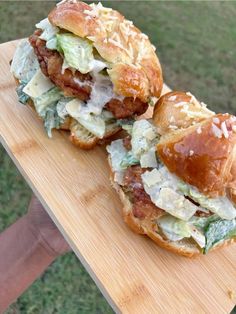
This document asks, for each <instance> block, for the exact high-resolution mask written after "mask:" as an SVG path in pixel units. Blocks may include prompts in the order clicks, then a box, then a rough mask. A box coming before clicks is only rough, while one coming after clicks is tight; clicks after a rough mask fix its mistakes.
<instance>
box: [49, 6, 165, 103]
mask: <svg viewBox="0 0 236 314" xmlns="http://www.w3.org/2000/svg"><path fill="white" fill-rule="evenodd" d="M48 18H49V21H50V22H51V23H52V24H53V25H55V26H57V27H59V28H61V29H64V30H68V31H70V32H72V33H74V34H75V35H78V36H80V37H82V38H87V39H89V40H90V41H91V42H92V43H93V46H94V47H95V48H96V50H97V51H98V53H99V54H100V56H101V57H102V58H103V59H105V60H106V61H107V62H108V63H109V70H108V73H109V75H110V78H111V81H112V83H113V84H114V91H115V92H116V93H117V94H120V95H123V96H125V97H134V98H139V99H140V100H142V101H143V102H147V101H148V99H149V98H150V97H153V96H154V97H159V96H160V94H161V90H162V86H163V79H162V70H161V66H160V63H159V60H158V58H157V56H156V54H155V48H154V47H153V46H152V45H151V43H150V41H149V39H148V37H147V36H146V35H144V34H143V33H141V31H140V30H139V29H138V28H136V27H135V26H134V25H133V23H132V22H131V21H128V20H126V19H125V18H124V16H123V15H121V14H120V13H119V12H117V11H115V10H112V9H109V8H104V7H103V6H102V5H101V4H98V5H95V4H91V5H88V4H86V3H83V2H76V1H67V2H63V3H61V4H59V5H57V7H55V8H54V9H53V10H52V11H51V13H50V14H49V16H48Z"/></svg>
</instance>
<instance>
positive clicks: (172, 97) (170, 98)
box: [169, 95, 177, 101]
mask: <svg viewBox="0 0 236 314" xmlns="http://www.w3.org/2000/svg"><path fill="white" fill-rule="evenodd" d="M176 98H177V96H176V95H172V96H170V97H169V100H170V101H175V100H176Z"/></svg>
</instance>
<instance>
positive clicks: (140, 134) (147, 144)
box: [131, 119, 158, 159]
mask: <svg viewBox="0 0 236 314" xmlns="http://www.w3.org/2000/svg"><path fill="white" fill-rule="evenodd" d="M157 139H158V135H157V132H156V129H155V127H154V126H153V125H152V124H151V123H150V122H149V121H148V120H145V119H143V120H138V121H135V122H134V124H133V129H132V139H131V145H132V152H133V154H134V156H135V157H136V158H138V159H140V157H141V155H142V154H144V153H146V152H147V151H148V150H149V149H150V148H152V147H153V146H154V144H155V142H157Z"/></svg>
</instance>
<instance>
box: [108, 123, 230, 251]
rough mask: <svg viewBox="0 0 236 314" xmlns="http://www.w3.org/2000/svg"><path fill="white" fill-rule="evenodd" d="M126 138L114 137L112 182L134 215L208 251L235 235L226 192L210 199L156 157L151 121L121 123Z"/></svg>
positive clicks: (169, 238)
mask: <svg viewBox="0 0 236 314" xmlns="http://www.w3.org/2000/svg"><path fill="white" fill-rule="evenodd" d="M123 128H124V129H125V130H126V131H128V133H129V136H128V137H127V138H125V139H119V140H116V141H113V142H112V143H111V145H110V146H108V148H107V150H108V152H109V154H110V160H111V166H112V170H113V173H114V181H115V182H116V183H117V184H119V185H120V187H121V188H122V190H123V191H124V193H125V194H126V196H127V197H128V198H129V200H130V202H131V204H132V212H133V215H134V217H136V218H138V219H140V220H141V221H142V220H143V221H145V220H146V221H147V220H148V221H151V222H152V225H154V226H155V227H154V228H155V232H157V233H158V234H160V235H161V236H162V237H163V239H165V240H166V241H174V242H176V241H185V240H187V241H188V242H189V241H191V242H192V243H195V244H196V245H197V246H198V248H199V250H201V251H202V252H203V253H207V252H208V251H209V250H210V249H211V248H213V247H214V246H216V245H218V244H220V243H221V242H222V241H224V240H226V239H230V238H233V237H235V236H236V208H235V205H234V204H233V203H232V202H231V200H230V199H229V198H228V197H227V196H222V197H217V198H209V197H207V196H206V195H204V194H203V193H201V192H200V191H199V190H198V189H197V188H196V187H194V186H192V185H190V184H188V183H185V182H183V181H182V180H181V179H179V178H178V177H177V176H176V175H174V174H173V173H171V172H170V171H169V170H168V168H167V167H166V166H165V165H164V164H163V163H162V162H161V161H160V159H159V157H158V154H157V152H156V148H155V146H156V144H157V143H158V141H159V139H160V135H159V134H158V133H157V130H156V128H155V127H154V125H153V124H152V121H151V120H139V121H135V122H134V123H133V125H132V124H126V125H123Z"/></svg>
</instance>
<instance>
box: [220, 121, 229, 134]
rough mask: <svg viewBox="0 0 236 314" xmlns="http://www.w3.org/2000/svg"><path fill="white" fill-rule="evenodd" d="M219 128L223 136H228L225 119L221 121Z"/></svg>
mask: <svg viewBox="0 0 236 314" xmlns="http://www.w3.org/2000/svg"><path fill="white" fill-rule="evenodd" d="M221 130H222V132H223V134H224V137H225V138H229V132H228V130H227V127H226V124H225V121H224V122H222V123H221Z"/></svg>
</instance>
